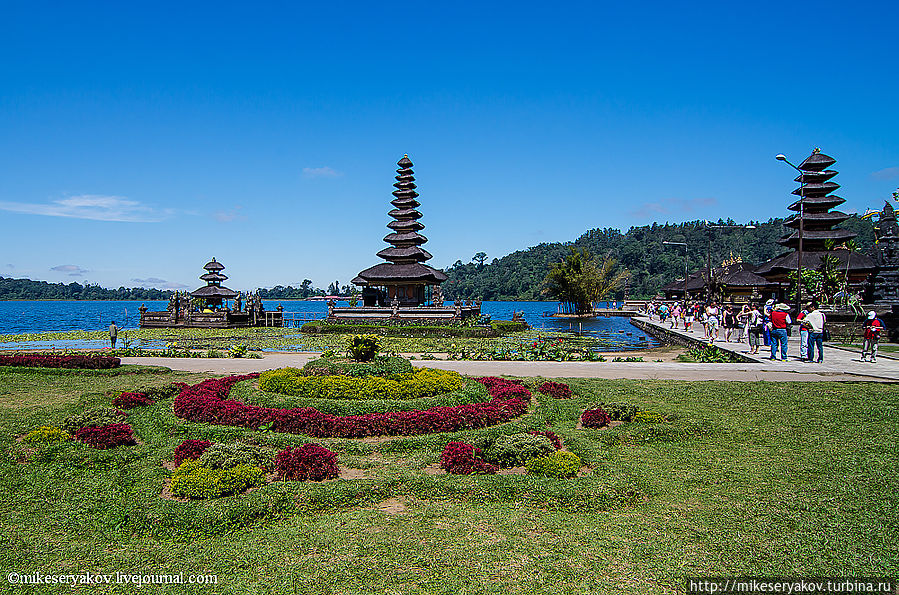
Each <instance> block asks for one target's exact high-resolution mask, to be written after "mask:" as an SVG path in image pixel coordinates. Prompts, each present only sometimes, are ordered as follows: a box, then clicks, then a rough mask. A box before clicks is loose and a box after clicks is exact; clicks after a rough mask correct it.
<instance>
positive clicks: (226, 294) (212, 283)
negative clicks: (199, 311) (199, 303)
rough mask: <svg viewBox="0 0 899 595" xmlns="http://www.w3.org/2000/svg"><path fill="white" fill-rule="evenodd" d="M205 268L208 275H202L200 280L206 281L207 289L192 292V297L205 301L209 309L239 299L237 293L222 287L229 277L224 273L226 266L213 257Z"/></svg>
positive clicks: (202, 288)
mask: <svg viewBox="0 0 899 595" xmlns="http://www.w3.org/2000/svg"><path fill="white" fill-rule="evenodd" d="M203 268H204V269H205V270H206V273H205V274H204V275H200V279H201V280H202V281H206V287H201V288H199V289H197V290H196V291H192V292H191V293H190V297H193V298H199V299H202V300H205V302H206V306H207V307H208V308H219V307H221V305H222V300H232V299H234V298H236V297H237V292H236V291H234V290H233V289H228V288H227V287H224V286H223V285H222V281H227V280H228V276H227V275H225V274H224V273H222V271H223V270H224V268H225V265H223V264H222V263H220V262H218V261H216V259H215V257H213V258H212V260H211V261H209V262H207V263H206V265H205V266H204V267H203Z"/></svg>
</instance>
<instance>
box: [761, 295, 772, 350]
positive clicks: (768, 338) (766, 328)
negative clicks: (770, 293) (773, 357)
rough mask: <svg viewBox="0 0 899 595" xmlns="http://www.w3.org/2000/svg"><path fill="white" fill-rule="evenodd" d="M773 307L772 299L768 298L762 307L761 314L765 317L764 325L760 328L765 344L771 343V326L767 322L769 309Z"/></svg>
mask: <svg viewBox="0 0 899 595" xmlns="http://www.w3.org/2000/svg"><path fill="white" fill-rule="evenodd" d="M773 309H774V299H770V300H768V301H767V302H765V307H764V308H763V309H762V314H763V315H764V317H765V326H764V327H763V330H762V338H764V340H765V345H770V344H771V326H770V325H769V324H768V323H769V322H771V310H773Z"/></svg>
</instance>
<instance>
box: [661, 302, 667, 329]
mask: <svg viewBox="0 0 899 595" xmlns="http://www.w3.org/2000/svg"><path fill="white" fill-rule="evenodd" d="M666 320H668V306H666V305H665V303H664V302H662V305H661V306H659V322H661V323H662V324H665V321H666Z"/></svg>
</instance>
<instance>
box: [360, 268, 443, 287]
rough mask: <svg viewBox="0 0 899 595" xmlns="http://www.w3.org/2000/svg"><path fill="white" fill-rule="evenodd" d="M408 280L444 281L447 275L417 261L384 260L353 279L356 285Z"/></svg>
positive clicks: (417, 281)
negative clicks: (397, 262) (403, 262)
mask: <svg viewBox="0 0 899 595" xmlns="http://www.w3.org/2000/svg"><path fill="white" fill-rule="evenodd" d="M402 281H408V282H410V283H443V282H444V281H446V275H445V274H443V272H442V271H438V270H437V269H435V268H432V267H429V266H428V265H426V264H421V263H417V262H412V263H406V264H394V263H392V262H384V263H381V264H376V265H375V266H373V267H370V268H367V269H365V270H364V271H362V272H361V273H359V276H358V277H356V278H355V279H353V284H355V285H382V284H386V283H397V282H402Z"/></svg>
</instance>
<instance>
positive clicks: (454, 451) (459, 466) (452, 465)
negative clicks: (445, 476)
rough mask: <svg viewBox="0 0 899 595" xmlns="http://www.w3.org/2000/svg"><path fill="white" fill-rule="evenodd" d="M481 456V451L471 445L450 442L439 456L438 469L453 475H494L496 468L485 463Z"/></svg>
mask: <svg viewBox="0 0 899 595" xmlns="http://www.w3.org/2000/svg"><path fill="white" fill-rule="evenodd" d="M481 455H482V453H481V449H480V448H475V447H474V446H472V445H471V444H466V443H465V442H450V443H448V444H447V445H446V446H445V447H443V452H442V453H441V454H440V467H441V468H442V469H445V470H446V472H447V473H453V474H455V475H470V474H472V473H479V474H488V473H496V466H494V465H491V464H490V463H485V462H484V459H482V458H481Z"/></svg>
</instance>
